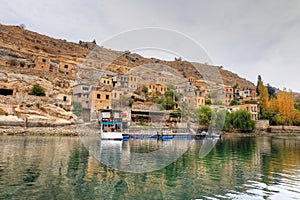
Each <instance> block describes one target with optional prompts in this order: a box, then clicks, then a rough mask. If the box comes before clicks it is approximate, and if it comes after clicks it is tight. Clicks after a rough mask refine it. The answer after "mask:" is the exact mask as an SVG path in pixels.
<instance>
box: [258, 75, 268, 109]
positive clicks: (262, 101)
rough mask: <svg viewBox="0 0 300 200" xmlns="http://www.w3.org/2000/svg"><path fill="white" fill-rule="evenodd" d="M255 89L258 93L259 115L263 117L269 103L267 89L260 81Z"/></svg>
mask: <svg viewBox="0 0 300 200" xmlns="http://www.w3.org/2000/svg"><path fill="white" fill-rule="evenodd" d="M257 88H258V91H259V106H260V110H261V114H262V115H264V113H265V112H266V110H267V108H268V102H269V93H268V88H267V87H266V86H264V84H263V82H262V81H261V82H260V83H259V84H258V87H257Z"/></svg>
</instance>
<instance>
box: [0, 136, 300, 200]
mask: <svg viewBox="0 0 300 200" xmlns="http://www.w3.org/2000/svg"><path fill="white" fill-rule="evenodd" d="M183 141H184V140H172V141H156V140H151V139H143V140H137V139H135V140H130V141H126V142H121V141H119V142H115V141H110V142H109V141H107V143H105V142H104V143H102V144H101V146H100V145H99V144H98V145H95V148H99V156H101V157H102V159H104V160H105V159H106V160H111V159H113V160H116V161H117V163H116V164H118V165H119V166H120V167H122V166H123V167H125V168H126V167H129V166H127V165H128V160H130V159H133V158H134V157H132V154H139V153H151V152H157V151H158V150H159V149H161V148H162V147H164V146H166V145H170V144H171V143H176V145H186V143H185V142H191V141H185V142H183ZM209 142H210V143H211V142H216V141H214V140H212V141H207V143H209ZM0 144H1V149H0V199H195V198H202V199H206V198H217V199H219V198H229V199H236V198H240V199H255V198H260V199H266V198H284V199H286V198H297V199H299V198H300V193H299V191H300V154H299V152H300V138H299V137H250V138H230V139H223V140H220V141H218V142H217V143H216V145H215V146H214V147H213V148H212V149H211V150H209V153H208V154H207V155H206V156H202V155H204V154H203V152H205V151H207V149H206V148H205V142H204V141H192V143H190V144H191V145H190V148H189V149H188V151H186V152H184V153H183V155H182V156H180V157H179V158H178V159H177V160H176V161H175V162H173V163H171V164H169V165H168V166H167V167H164V168H163V169H160V170H157V171H153V172H147V173H140V174H136V173H128V172H123V171H120V170H116V169H114V168H111V167H109V166H107V165H104V164H101V163H100V162H98V160H97V159H96V158H95V157H93V156H92V155H90V154H89V151H87V150H86V149H85V147H84V146H83V145H82V144H81V141H80V140H79V139H78V138H66V137H64V138H59V137H20V136H19V137H11V136H2V137H0ZM171 150H173V149H171ZM108 152H110V153H108ZM201 152H202V153H201ZM165 153H166V152H165ZM151 164H153V163H151V162H150V165H151ZM142 167H144V166H142Z"/></svg>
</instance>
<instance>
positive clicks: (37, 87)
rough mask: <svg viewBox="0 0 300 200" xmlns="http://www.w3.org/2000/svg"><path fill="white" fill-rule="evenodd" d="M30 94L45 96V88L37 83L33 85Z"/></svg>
mask: <svg viewBox="0 0 300 200" xmlns="http://www.w3.org/2000/svg"><path fill="white" fill-rule="evenodd" d="M31 94H32V95H35V96H46V93H45V90H44V89H43V88H42V87H41V86H40V85H39V84H35V85H34V86H33V88H32V91H31Z"/></svg>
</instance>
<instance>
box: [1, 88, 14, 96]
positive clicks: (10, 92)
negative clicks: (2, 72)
mask: <svg viewBox="0 0 300 200" xmlns="http://www.w3.org/2000/svg"><path fill="white" fill-rule="evenodd" d="M13 93H14V91H13V90H12V89H3V88H0V95H4V96H8V95H13Z"/></svg>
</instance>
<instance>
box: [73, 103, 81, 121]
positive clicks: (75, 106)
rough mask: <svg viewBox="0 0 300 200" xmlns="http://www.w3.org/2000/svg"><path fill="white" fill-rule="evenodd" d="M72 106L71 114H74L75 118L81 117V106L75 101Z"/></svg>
mask: <svg viewBox="0 0 300 200" xmlns="http://www.w3.org/2000/svg"><path fill="white" fill-rule="evenodd" d="M72 105H73V110H72V112H73V113H74V115H76V116H77V117H79V116H81V113H82V105H81V103H80V102H77V101H73V102H72Z"/></svg>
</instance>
